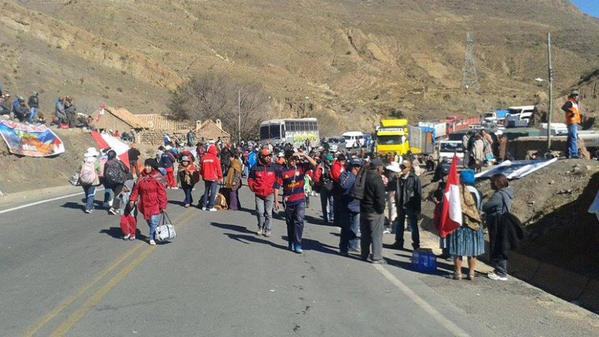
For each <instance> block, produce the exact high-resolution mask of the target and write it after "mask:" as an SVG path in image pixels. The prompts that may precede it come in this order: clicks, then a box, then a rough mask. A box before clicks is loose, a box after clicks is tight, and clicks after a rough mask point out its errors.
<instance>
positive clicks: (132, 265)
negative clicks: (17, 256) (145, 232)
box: [50, 209, 194, 337]
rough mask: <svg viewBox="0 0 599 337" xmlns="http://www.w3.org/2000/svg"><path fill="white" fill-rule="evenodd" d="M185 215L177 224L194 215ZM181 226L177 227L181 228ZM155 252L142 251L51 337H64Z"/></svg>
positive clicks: (151, 250) (150, 248)
mask: <svg viewBox="0 0 599 337" xmlns="http://www.w3.org/2000/svg"><path fill="white" fill-rule="evenodd" d="M186 213H187V214H185V213H184V214H183V215H182V216H181V219H178V220H177V222H178V223H180V224H181V225H182V224H184V223H185V222H186V221H187V220H189V219H190V218H191V216H193V215H194V213H192V212H190V209H189V210H187V212H186ZM181 225H180V226H179V227H181ZM155 251H156V247H151V246H150V247H147V246H146V250H145V251H143V252H142V253H141V254H140V255H139V256H138V257H136V258H135V259H134V260H133V261H131V262H130V263H129V264H128V265H127V266H125V267H124V268H123V269H122V270H121V271H120V272H118V273H117V274H116V275H115V276H114V277H112V278H111V279H110V280H109V281H108V282H107V283H106V285H104V286H103V287H102V288H100V289H99V290H98V291H97V292H96V293H95V294H94V295H93V296H92V297H90V298H89V299H88V300H87V301H86V302H85V303H84V304H83V306H82V307H81V308H79V309H78V310H77V311H75V312H74V313H72V314H71V315H70V316H69V317H68V318H67V320H66V321H64V322H63V323H62V324H61V325H60V326H59V327H58V328H56V330H54V331H53V332H52V334H51V335H50V336H51V337H60V336H64V335H65V334H66V333H67V332H69V331H70V330H71V329H72V328H73V327H74V326H75V325H76V324H77V323H78V322H79V321H81V320H82V319H83V318H84V317H85V316H87V314H88V313H89V312H90V311H91V310H92V309H93V308H94V307H95V306H96V305H98V304H99V303H100V302H101V301H102V300H103V299H104V297H106V295H108V293H110V291H112V289H114V288H115V287H116V286H117V285H119V284H120V283H121V282H122V281H123V280H124V279H125V278H126V277H127V275H129V273H131V272H132V271H134V270H135V269H136V268H137V267H139V265H141V264H142V263H143V262H144V261H145V260H146V259H147V258H148V257H150V255H152V253H154V252H155Z"/></svg>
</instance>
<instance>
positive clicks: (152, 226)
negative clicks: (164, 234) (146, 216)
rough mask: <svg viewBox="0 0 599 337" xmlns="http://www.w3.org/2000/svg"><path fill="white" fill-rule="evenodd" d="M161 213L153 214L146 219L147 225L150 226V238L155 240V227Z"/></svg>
mask: <svg viewBox="0 0 599 337" xmlns="http://www.w3.org/2000/svg"><path fill="white" fill-rule="evenodd" d="M161 219H162V214H155V215H152V216H151V217H150V220H148V226H150V240H156V228H158V225H160V220H161Z"/></svg>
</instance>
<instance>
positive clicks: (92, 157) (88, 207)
mask: <svg viewBox="0 0 599 337" xmlns="http://www.w3.org/2000/svg"><path fill="white" fill-rule="evenodd" d="M99 155H100V153H99V152H98V150H96V148H94V147H90V148H88V149H87V151H85V153H84V154H83V163H82V164H81V168H80V169H79V184H80V185H81V187H82V188H83V192H84V193H85V213H88V214H89V213H91V212H92V211H93V210H94V199H95V198H96V186H98V185H99V184H100V162H99V161H98V156H99Z"/></svg>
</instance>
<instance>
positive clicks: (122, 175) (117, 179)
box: [104, 150, 129, 214]
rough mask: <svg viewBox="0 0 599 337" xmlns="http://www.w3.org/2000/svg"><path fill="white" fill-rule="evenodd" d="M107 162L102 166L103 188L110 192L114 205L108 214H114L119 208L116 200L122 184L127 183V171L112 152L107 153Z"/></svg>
mask: <svg viewBox="0 0 599 337" xmlns="http://www.w3.org/2000/svg"><path fill="white" fill-rule="evenodd" d="M107 155H108V160H107V161H106V163H105V164H104V187H105V188H106V189H109V190H112V192H113V200H114V203H113V204H112V205H111V206H110V208H109V209H108V213H110V214H116V213H117V209H119V208H120V205H119V204H118V202H119V199H118V198H116V196H118V195H119V194H120V193H121V191H122V190H123V184H124V183H125V181H127V177H128V175H129V169H128V168H127V166H125V164H124V163H123V162H122V161H120V160H119V159H118V158H117V156H116V152H115V151H114V150H110V151H108V153H107Z"/></svg>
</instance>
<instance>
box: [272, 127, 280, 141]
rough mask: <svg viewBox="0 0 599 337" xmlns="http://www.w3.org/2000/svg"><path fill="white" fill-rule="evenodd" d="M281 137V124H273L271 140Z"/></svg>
mask: <svg viewBox="0 0 599 337" xmlns="http://www.w3.org/2000/svg"><path fill="white" fill-rule="evenodd" d="M280 137H281V125H280V124H271V125H270V138H273V139H274V138H280Z"/></svg>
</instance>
